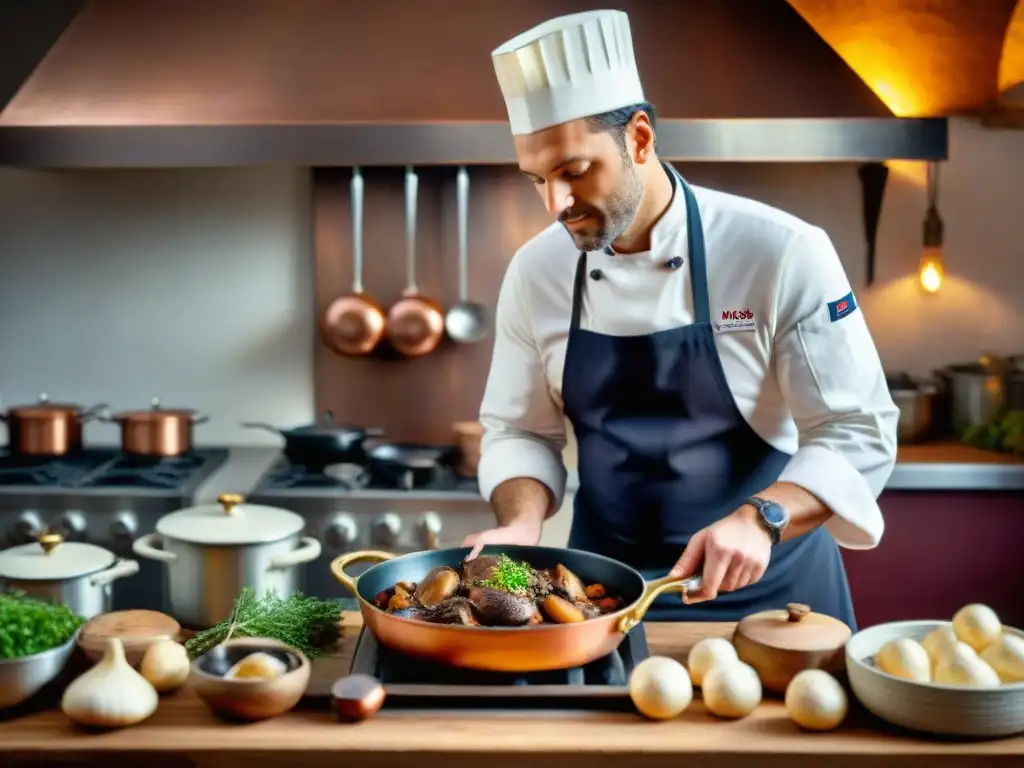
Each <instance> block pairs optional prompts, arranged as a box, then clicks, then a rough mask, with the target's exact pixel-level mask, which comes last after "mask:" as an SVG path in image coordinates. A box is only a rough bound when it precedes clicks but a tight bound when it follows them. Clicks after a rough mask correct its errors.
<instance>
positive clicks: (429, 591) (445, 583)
mask: <svg viewBox="0 0 1024 768" xmlns="http://www.w3.org/2000/svg"><path fill="white" fill-rule="evenodd" d="M459 582H460V579H459V573H458V571H456V570H455V569H454V568H450V567H448V566H447V565H442V566H439V567H438V568H435V569H434V570H432V571H431V572H430V573H428V574H427V575H426V576H424V577H423V581H421V582H420V583H419V585H417V587H416V599H417V600H418V601H419V602H420V605H423V606H425V607H427V608H433V607H434V606H436V605H438V604H440V603H441V602H442V601H444V600H447V599H448V598H449V597H451V596H452V595H454V594H455V593H456V592H457V591H458V589H459Z"/></svg>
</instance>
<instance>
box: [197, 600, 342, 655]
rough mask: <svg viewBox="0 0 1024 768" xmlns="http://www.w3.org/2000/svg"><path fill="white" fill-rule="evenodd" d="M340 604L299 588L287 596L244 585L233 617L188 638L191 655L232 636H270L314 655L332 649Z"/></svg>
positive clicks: (322, 653)
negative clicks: (262, 593) (259, 591)
mask: <svg viewBox="0 0 1024 768" xmlns="http://www.w3.org/2000/svg"><path fill="white" fill-rule="evenodd" d="M340 620H341V605H340V604H339V603H337V602H335V601H333V600H321V599H320V598H317V597H306V596H305V595H303V594H302V593H301V592H296V593H295V594H293V595H291V596H290V597H287V598H282V597H278V595H277V594H276V593H275V592H273V591H271V590H268V591H267V593H266V594H265V595H264V596H263V597H258V596H257V595H256V592H255V591H254V590H253V589H252V588H250V587H246V588H244V589H243V590H242V591H241V593H240V594H239V595H238V597H237V598H236V600H235V605H234V609H233V610H232V612H231V617H230V618H228V619H225V620H224V621H222V622H220V623H219V624H217V625H216V626H213V627H210V628H209V629H205V630H203V631H202V632H200V633H198V634H197V635H196V636H195V637H192V638H190V639H189V640H187V641H185V650H186V651H188V655H189V658H192V659H194V658H196V657H197V656H202V655H203V654H204V653H206V652H207V651H209V650H211V649H212V648H215V647H216V646H218V645H220V644H221V643H223V642H224V641H225V640H228V639H229V638H232V637H269V638H272V639H274V640H279V641H280V642H282V643H285V644H287V645H290V646H292V647H293V648H297V649H298V650H300V651H302V652H303V653H304V654H306V656H307V657H309V658H311V659H314V658H316V657H317V656H323V655H324V654H326V653H328V652H330V650H331V649H333V648H334V645H335V643H337V641H338V638H339V637H340V635H341V628H340V627H339V626H338V622H339V621H340Z"/></svg>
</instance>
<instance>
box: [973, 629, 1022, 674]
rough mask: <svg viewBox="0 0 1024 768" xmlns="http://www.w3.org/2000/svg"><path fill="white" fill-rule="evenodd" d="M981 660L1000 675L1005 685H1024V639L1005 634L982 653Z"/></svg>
mask: <svg viewBox="0 0 1024 768" xmlns="http://www.w3.org/2000/svg"><path fill="white" fill-rule="evenodd" d="M981 660H982V661H984V662H986V663H987V664H988V665H989V666H990V667H992V669H994V670H995V671H996V674H997V675H999V679H1000V680H1002V681H1003V682H1004V683H1024V639H1022V638H1021V637H1019V636H1018V635H1009V634H1003V635H1001V636H1000V637H999V639H998V640H996V641H995V642H994V643H992V644H991V645H990V646H989V647H988V648H986V649H985V650H984V651H982V652H981Z"/></svg>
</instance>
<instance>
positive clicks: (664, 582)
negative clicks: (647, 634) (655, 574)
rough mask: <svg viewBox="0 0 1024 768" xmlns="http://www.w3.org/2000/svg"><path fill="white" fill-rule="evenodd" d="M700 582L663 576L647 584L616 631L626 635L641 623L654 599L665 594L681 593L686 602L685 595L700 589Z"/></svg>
mask: <svg viewBox="0 0 1024 768" xmlns="http://www.w3.org/2000/svg"><path fill="white" fill-rule="evenodd" d="M701 583H702V580H701V578H700V576H691V577H690V578H688V579H676V578H672V577H671V576H664V577H662V578H660V579H655V580H654V581H649V582H647V587H646V588H645V589H644V593H643V594H642V595H641V596H640V599H639V600H637V601H636V604H635V605H634V606H633V608H632V609H631V610H630V611H629V612H628V613H626V615H625V616H623V617H622V618H621V619H619V624H618V627H617V629H618V630H619V632H621V633H622V634H626V633H627V632H629V630H631V629H632V628H633V627H635V626H636V625H637V624H639V623H640V622H641V621H643V618H644V615H646V613H647V611H648V610H649V609H650V607H651V604H652V603H654V601H655V600H656V599H658V598H659V597H661V596H662V595H664V594H665V593H667V592H682V593H683V601H684V602H685V601H686V593H687V592H689V591H690V590H696V589H700V585H701Z"/></svg>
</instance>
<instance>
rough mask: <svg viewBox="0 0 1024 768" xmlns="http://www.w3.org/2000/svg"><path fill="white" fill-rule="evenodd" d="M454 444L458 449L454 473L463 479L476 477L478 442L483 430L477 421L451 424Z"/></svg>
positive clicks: (478, 456) (481, 437) (478, 454)
mask: <svg viewBox="0 0 1024 768" xmlns="http://www.w3.org/2000/svg"><path fill="white" fill-rule="evenodd" d="M452 431H453V432H455V442H456V445H457V446H458V449H459V461H458V464H456V465H455V471H456V472H458V473H459V474H460V475H462V476H463V477H476V470H477V467H478V466H479V464H480V442H481V440H482V439H483V434H484V428H483V425H482V424H481V423H480V422H479V421H457V422H455V423H454V424H452Z"/></svg>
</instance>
